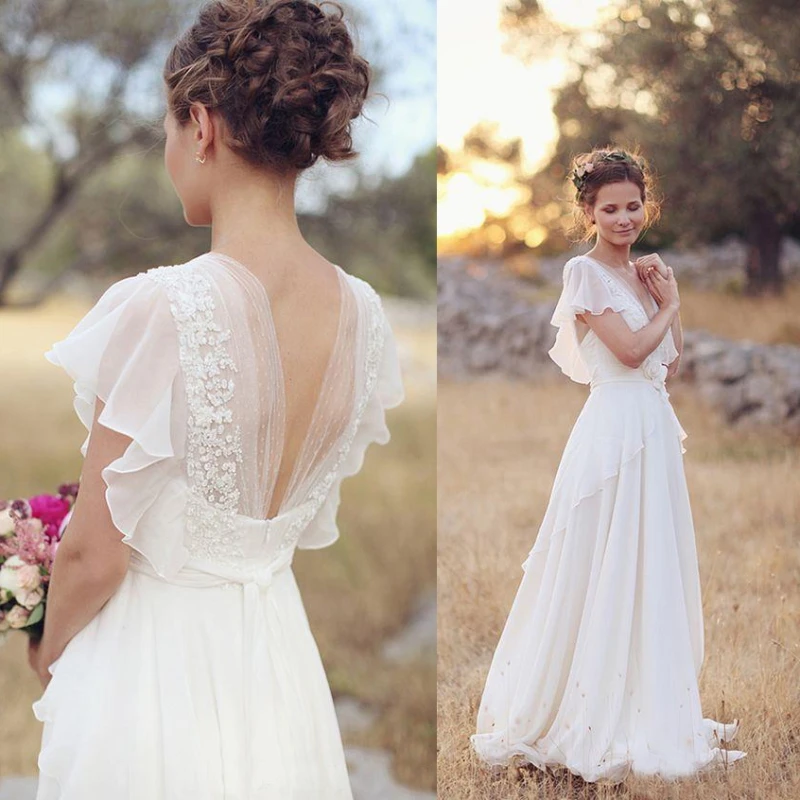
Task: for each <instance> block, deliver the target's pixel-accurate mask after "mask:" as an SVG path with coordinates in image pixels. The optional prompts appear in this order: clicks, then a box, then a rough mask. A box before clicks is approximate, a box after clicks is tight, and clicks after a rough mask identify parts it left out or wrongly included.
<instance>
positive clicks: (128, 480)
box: [45, 273, 186, 574]
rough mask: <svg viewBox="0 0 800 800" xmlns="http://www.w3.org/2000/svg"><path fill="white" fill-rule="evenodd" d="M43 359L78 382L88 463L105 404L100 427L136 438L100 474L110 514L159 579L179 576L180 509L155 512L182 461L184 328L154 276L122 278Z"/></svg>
mask: <svg viewBox="0 0 800 800" xmlns="http://www.w3.org/2000/svg"><path fill="white" fill-rule="evenodd" d="M45 358H46V359H47V360H48V361H49V362H50V363H52V364H55V365H56V366H60V367H62V368H63V369H64V370H65V371H66V372H67V374H68V375H69V376H70V377H71V378H72V380H73V381H74V392H75V398H74V408H75V412H76V413H77V416H78V418H79V419H80V421H81V422H82V423H83V425H84V427H85V428H86V430H87V436H86V439H85V440H84V442H83V444H82V445H81V448H80V450H81V454H82V455H83V456H84V457H85V456H86V451H87V447H88V444H89V438H90V436H91V434H92V422H93V419H94V414H95V406H96V400H97V398H100V400H102V402H103V403H104V404H105V405H104V407H103V409H102V411H101V413H100V416H99V417H98V419H97V422H98V424H101V425H103V426H104V427H106V428H109V429H111V430H114V431H117V432H118V433H121V434H123V435H125V436H127V437H129V438H130V439H131V442H130V444H129V445H128V447H127V448H126V450H125V452H124V453H123V454H122V455H121V456H120V457H119V458H117V459H115V460H113V461H111V463H109V464H108V465H107V466H106V467H105V468H104V469H103V470H102V473H101V474H102V478H103V480H104V482H105V484H106V487H107V488H106V492H105V497H106V502H107V504H108V508H109V512H110V514H111V518H112V520H113V522H114V526H115V527H116V528H117V529H118V530H119V531H120V532H121V533H122V534H123V535H124V536H123V539H122V541H123V542H125V543H126V544H128V545H130V546H131V547H132V548H133V549H135V550H138V551H139V552H141V553H142V554H143V555H144V556H146V557H147V558H148V559H149V560H150V561H151V563H153V565H154V566H155V567H156V568H157V570H158V571H159V572H160V573H161V574H166V573H168V572H173V571H175V570H176V569H177V568H178V566H179V565H180V563H181V562H182V561H183V560H184V559H185V555H186V554H185V551H184V550H183V545H182V542H181V541H180V540H178V541H176V537H175V536H169V535H167V534H168V532H169V528H170V526H169V521H170V519H173V520H175V521H177V520H179V519H180V513H179V512H180V509H179V508H177V507H176V508H165V507H164V505H163V503H162V504H161V507H160V508H155V506H156V504H157V501H158V500H159V498H160V497H161V495H162V492H163V490H164V488H165V487H166V486H167V485H168V484H169V479H170V477H171V476H172V475H173V474H174V472H175V471H176V468H177V464H178V462H179V460H180V459H181V458H183V456H184V452H183V447H184V444H183V442H184V440H185V436H184V434H185V419H184V417H185V414H184V413H183V412H182V411H181V408H182V406H181V397H182V391H181V390H180V388H179V376H180V366H179V365H180V362H179V353H178V335H177V329H176V326H175V322H174V319H173V317H172V313H171V310H170V305H169V301H168V299H167V297H166V294H165V292H164V290H163V288H162V286H161V285H160V284H158V283H157V282H156V281H154V280H152V279H151V278H150V277H148V275H147V274H146V273H139V274H138V275H134V276H132V277H129V278H123V279H122V280H120V281H117V282H116V283H114V284H113V285H112V286H110V287H109V288H108V289H107V290H106V292H105V293H104V294H103V295H102V297H101V298H100V299H99V300H98V301H97V303H96V304H95V305H94V306H93V307H92V308H91V309H90V310H89V312H88V313H87V314H86V315H85V316H84V317H83V318H82V319H81V320H80V322H78V324H77V325H76V326H75V327H74V328H73V330H72V331H71V332H70V333H69V334H68V336H67V337H66V338H65V339H62V340H61V341H58V342H56V343H55V344H53V345H52V347H51V349H50V350H49V351H48V352H46V353H45ZM182 428H183V429H182ZM173 505H174V503H173ZM149 520H152V521H153V522H155V521H156V520H157V521H158V524H151V525H148V524H147V523H148V521H149Z"/></svg>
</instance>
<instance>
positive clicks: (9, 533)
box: [0, 483, 78, 642]
mask: <svg viewBox="0 0 800 800" xmlns="http://www.w3.org/2000/svg"><path fill="white" fill-rule="evenodd" d="M77 496H78V484H77V483H64V484H62V485H61V486H59V487H58V495H51V494H40V495H36V496H35V497H31V498H30V499H28V500H24V499H23V500H13V501H11V502H7V501H5V500H0V642H2V641H3V640H4V638H5V637H6V636H7V635H8V632H9V630H11V629H20V630H24V631H25V632H26V633H27V634H28V635H29V636H31V637H32V638H33V639H35V640H39V639H41V637H42V633H43V632H44V606H45V603H46V602H47V587H48V584H49V583H50V571H51V569H52V566H53V559H54V558H55V554H56V550H57V549H58V544H59V542H60V541H61V537H62V535H63V533H64V530H65V528H66V527H67V523H68V522H69V519H70V517H71V516H72V508H73V506H74V504H75V498H76V497H77Z"/></svg>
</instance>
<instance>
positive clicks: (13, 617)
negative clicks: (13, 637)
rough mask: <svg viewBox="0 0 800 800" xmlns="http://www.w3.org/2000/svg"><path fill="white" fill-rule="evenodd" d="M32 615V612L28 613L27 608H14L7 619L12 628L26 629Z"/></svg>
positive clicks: (7, 615)
mask: <svg viewBox="0 0 800 800" xmlns="http://www.w3.org/2000/svg"><path fill="white" fill-rule="evenodd" d="M30 615H31V612H30V611H28V609H27V608H23V607H22V606H14V608H12V609H11V611H9V612H8V613H7V614H6V619H7V620H8V624H9V626H10V627H12V628H24V627H25V625H26V624H27V622H28V617H29V616H30Z"/></svg>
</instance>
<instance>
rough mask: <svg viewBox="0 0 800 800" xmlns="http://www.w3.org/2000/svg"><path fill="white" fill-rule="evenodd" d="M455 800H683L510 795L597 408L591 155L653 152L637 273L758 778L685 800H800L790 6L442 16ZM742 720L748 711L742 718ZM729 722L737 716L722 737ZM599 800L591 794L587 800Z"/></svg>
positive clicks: (707, 607) (525, 780)
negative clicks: (656, 298)
mask: <svg viewBox="0 0 800 800" xmlns="http://www.w3.org/2000/svg"><path fill="white" fill-rule="evenodd" d="M438 19H439V27H438V37H439V45H438V56H439V63H438V74H439V78H438V108H437V115H438V131H437V159H436V161H437V195H438V209H437V217H438V242H439V245H438V254H439V260H438V370H439V384H438V385H439V395H438V415H439V428H438V462H437V464H438V484H437V488H438V537H439V538H438V542H439V545H438V547H439V556H438V563H439V572H438V614H439V638H438V657H439V729H438V734H439V770H438V786H439V796H440V797H442V798H451V799H452V800H456V799H457V800H477V799H479V798H480V799H483V798H495V797H500V796H502V797H504V798H523V797H524V798H528V797H540V798H548V800H550V799H551V798H552V799H553V800H555V798H558V800H562V798H565V797H570V798H572V797H611V796H612V795H613V796H614V797H630V798H633V797H637V798H639V797H648V798H651V800H661V798H668V797H670V798H671V797H674V796H677V795H675V794H674V793H672V790H671V789H670V788H669V787H666V786H663V785H660V784H658V782H653V781H634V782H631V783H630V785H628V784H626V786H624V787H621V788H620V787H617V789H616V790H612V789H609V788H607V787H586V786H583V787H581V786H579V785H578V784H579V782H578V781H575V782H571V783H569V785H567V784H559V783H555V782H553V781H550V780H549V779H547V778H546V777H542V776H541V775H536V774H533V773H532V772H526V771H524V770H522V771H520V770H515V769H512V770H509V771H508V774H506V773H503V774H502V775H489V774H488V773H486V772H485V771H484V770H482V769H480V768H479V766H478V765H477V763H476V761H475V759H474V757H473V756H472V754H471V752H470V748H469V742H468V736H469V735H470V734H471V733H472V732H473V731H474V725H475V715H476V712H477V703H478V701H479V699H480V692H481V690H482V688H483V683H484V680H485V676H486V672H487V670H488V667H489V662H490V660H491V656H492V653H493V651H494V647H495V646H496V644H497V640H498V638H499V636H500V632H501V630H502V625H503V623H504V621H505V618H506V616H507V614H508V610H509V608H510V606H511V602H512V600H513V597H514V594H515V592H516V588H517V586H518V583H519V579H520V578H521V575H522V572H521V569H520V565H521V563H522V561H523V560H524V558H525V556H526V555H527V553H528V551H529V550H530V548H531V547H532V546H533V542H534V541H535V538H536V534H537V531H538V528H539V525H540V523H541V520H542V517H543V515H544V512H545V508H546V505H547V501H548V499H549V495H550V491H551V488H552V484H553V479H554V477H555V472H556V469H557V466H558V463H559V460H560V457H561V453H562V451H563V448H564V445H565V443H566V440H567V437H568V435H569V432H570V430H571V428H572V425H573V424H574V422H575V419H576V417H577V415H578V413H579V412H580V409H581V407H582V404H583V402H584V401H585V399H586V396H587V387H585V386H582V385H579V384H575V383H572V382H571V381H569V379H567V378H566V377H565V376H563V375H562V374H561V373H560V371H559V370H558V368H557V367H556V366H555V365H554V364H553V363H552V361H551V360H550V359H549V358H548V356H547V351H548V349H549V348H550V347H551V346H552V344H553V341H554V338H555V328H554V327H553V326H551V325H550V317H551V315H552V312H553V308H554V306H555V302H556V299H557V297H558V295H559V293H560V290H561V278H562V270H563V265H564V263H565V262H566V261H567V259H568V258H570V257H571V256H573V255H575V254H577V253H581V252H586V251H587V250H588V249H589V248H590V247H591V246H592V243H583V244H576V243H574V241H572V240H571V239H570V235H569V231H570V227H571V225H572V220H573V216H572V215H573V199H574V187H573V186H572V184H571V182H570V181H569V180H568V179H567V177H566V175H567V172H568V170H569V167H570V162H571V159H572V157H573V156H575V155H577V154H579V153H582V152H586V151H588V150H590V149H591V148H592V147H597V146H605V145H609V144H611V145H616V146H622V147H629V148H638V149H639V150H640V151H641V153H642V154H643V155H644V156H645V158H646V159H647V160H648V162H649V163H650V165H651V166H652V169H653V171H654V172H655V175H656V179H657V181H658V188H659V194H660V195H661V197H662V199H663V211H662V213H663V216H662V218H661V220H660V221H659V222H658V223H657V225H655V226H654V227H653V228H651V229H650V230H649V231H647V232H646V234H645V235H644V237H643V238H642V239H641V240H640V241H639V242H638V243H637V245H636V246H635V247H634V257H636V256H638V255H641V254H644V253H650V252H657V253H659V254H661V256H662V257H663V258H664V260H665V262H666V263H667V264H670V265H671V266H672V267H673V268H674V270H675V274H676V277H677V279H678V284H679V287H680V294H681V320H682V324H683V329H684V334H685V348H684V353H683V358H682V360H681V370H680V372H679V374H678V376H676V379H674V380H671V381H670V383H669V386H668V388H669V392H670V394H671V400H672V402H673V405H674V407H675V409H676V413H677V414H678V417H679V418H680V419H681V422H682V425H683V427H684V428H685V429H686V431H687V432H688V434H689V438H688V439H687V441H686V448H687V452H686V455H685V457H684V458H685V464H686V472H687V481H688V486H689V491H690V495H691V499H692V507H693V512H694V516H695V526H696V534H697V544H698V551H699V557H700V569H701V578H702V581H703V593H704V595H703V601H704V613H705V621H706V660H705V662H704V667H703V672H702V674H701V694H702V698H703V703H704V714H705V715H706V716H711V717H714V715H715V713H716V714H722V715H723V717H724V718H725V719H726V720H728V719H730V718H732V717H738V718H740V719H741V720H742V731H741V732H740V734H739V737H740V738H739V739H737V746H741V748H742V749H744V750H746V751H748V758H747V759H745V761H743V762H740V764H737V767H736V768H734V769H733V770H732V771H730V772H729V773H727V774H725V775H723V776H719V775H718V776H715V777H708V778H706V779H704V780H703V781H698V782H697V783H694V782H692V783H691V784H689V785H686V786H685V787H681V792H680V796H681V797H686V798H701V797H721V796H725V797H728V798H745V797H748V796H749V795H750V794H752V792H753V791H755V792H756V794H757V795H758V796H759V797H765V798H786V800H788V798H790V797H792V796H793V793H796V785H797V781H798V780H800V772H799V771H798V763H800V761H798V758H797V756H798V742H800V739H799V738H798V736H800V727H799V726H800V722H798V720H800V716H798V714H800V702H799V698H798V694H797V692H796V690H795V689H793V688H792V687H793V686H796V685H797V682H798V679H800V644H799V642H800V591H798V590H800V580H799V579H798V576H799V575H800V569H799V568H800V557H799V555H798V554H800V547H798V545H799V544H800V503H799V502H798V499H797V491H796V487H797V475H798V467H800V347H799V345H800V325H799V324H798V319H800V316H799V314H800V245H799V244H798V237H800V207H799V206H798V198H799V197H800V163H799V160H800V125H798V122H799V121H800V60H798V51H797V42H798V41H800V15H799V14H798V8H797V4H796V3H794V2H789V0H665V1H664V2H654V1H653V0H641V2H620V1H616V2H605V1H604V0H573V1H570V0H540V1H539V2H537V0H487V1H486V2H484V3H480V4H474V5H472V6H470V7H469V8H468V9H467V8H466V7H465V6H464V5H463V4H459V3H456V2H455V0H439V3H438ZM725 715H727V716H725ZM715 718H717V719H719V718H720V717H715ZM590 789H591V791H590Z"/></svg>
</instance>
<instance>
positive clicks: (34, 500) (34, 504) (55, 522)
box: [28, 494, 70, 538]
mask: <svg viewBox="0 0 800 800" xmlns="http://www.w3.org/2000/svg"><path fill="white" fill-rule="evenodd" d="M28 502H29V503H30V506H31V514H32V515H33V516H34V517H36V518H38V519H40V520H41V521H42V522H43V523H44V525H45V528H46V529H47V535H48V536H50V537H51V538H52V537H53V536H56V535H57V534H58V528H59V526H60V525H61V522H62V520H63V519H64V517H66V516H67V513H68V512H69V510H70V504H69V501H67V500H65V499H64V498H63V497H56V496H55V495H52V494H37V495H36V496H35V497H31V499H30V500H29V501H28Z"/></svg>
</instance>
